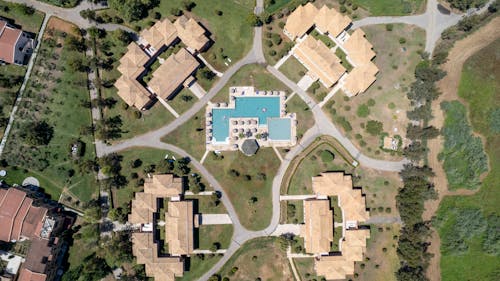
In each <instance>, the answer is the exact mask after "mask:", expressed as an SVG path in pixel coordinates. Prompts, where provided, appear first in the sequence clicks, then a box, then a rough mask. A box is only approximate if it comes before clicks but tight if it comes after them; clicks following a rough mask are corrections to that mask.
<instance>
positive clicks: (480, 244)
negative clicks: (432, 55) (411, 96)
mask: <svg viewBox="0 0 500 281" xmlns="http://www.w3.org/2000/svg"><path fill="white" fill-rule="evenodd" d="M499 45H500V40H497V41H495V42H494V43H492V44H490V45H489V46H487V47H486V48H484V49H482V50H481V51H479V52H478V53H476V54H475V55H473V56H472V57H470V58H469V59H468V60H467V61H466V63H465V64H464V68H463V71H462V77H461V80H460V86H459V91H458V94H459V96H460V97H461V98H463V99H464V100H465V102H466V107H467V109H468V112H469V114H468V116H469V117H470V121H471V124H472V129H473V130H474V132H477V133H479V134H481V135H482V136H483V137H484V138H485V149H486V153H487V154H488V158H489V164H490V165H489V166H490V169H489V172H488V174H487V175H486V177H484V179H482V180H481V185H480V189H479V191H478V192H477V193H476V194H474V195H473V196H454V197H445V198H444V199H443V201H441V205H440V207H439V210H438V213H437V219H436V221H435V226H437V228H438V231H439V235H440V237H441V278H442V279H443V280H446V281H448V280H457V279H471V280H472V279H476V280H494V279H495V278H496V276H497V271H498V264H499V263H500V258H499V254H498V253H499V249H500V246H499V239H498V228H499V227H500V220H499V219H498V218H499V217H500V212H499V209H498V206H499V205H500V196H499V195H498V188H497V187H498V186H500V145H499V137H498V134H499V131H500V130H498V129H496V128H497V125H498V124H499V122H498V116H499V115H498V114H496V113H495V112H497V111H498V108H499V106H500V103H499V101H500V97H499V93H498V91H496V90H495V89H498V87H499V86H500V85H499V82H498V81H499V80H498V75H499V73H498V71H499V68H498V64H497V63H496V62H495V60H492V59H491V57H492V56H495V54H497V53H498V48H499Z"/></svg>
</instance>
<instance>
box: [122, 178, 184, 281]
mask: <svg viewBox="0 0 500 281" xmlns="http://www.w3.org/2000/svg"><path fill="white" fill-rule="evenodd" d="M182 194H183V183H182V179H181V178H176V177H174V176H173V175H171V174H166V175H153V176H152V177H151V178H149V179H147V180H146V182H145V183H144V192H137V193H136V194H135V198H134V200H132V210H131V213H130V215H129V218H128V221H129V222H130V223H132V224H140V225H141V232H139V233H133V234H132V252H133V255H134V256H135V257H136V258H137V263H138V264H144V265H145V266H146V275H147V276H149V277H154V278H155V280H157V281H159V280H161V281H173V280H175V277H181V276H182V275H183V272H184V256H189V255H190V254H192V253H193V250H194V246H193V245H194V244H193V243H194V238H193V236H194V210H193V202H192V201H183V200H181V195H182ZM160 199H169V201H168V203H166V204H168V205H167V206H164V207H165V210H166V212H165V241H164V242H165V243H166V244H168V254H166V255H159V246H158V241H155V235H154V233H153V232H152V231H153V229H154V224H155V223H156V217H157V214H158V212H159V205H158V203H159V202H160ZM164 202H165V201H164ZM145 225H147V226H148V227H142V226H145Z"/></svg>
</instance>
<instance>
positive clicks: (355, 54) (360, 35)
mask: <svg viewBox="0 0 500 281" xmlns="http://www.w3.org/2000/svg"><path fill="white" fill-rule="evenodd" d="M343 46H344V48H345V49H346V50H347V53H348V54H349V57H350V58H352V60H353V61H354V63H355V64H356V65H359V64H365V63H367V62H369V61H371V60H372V59H373V58H374V57H375V52H374V51H373V46H372V44H371V43H370V41H368V40H367V39H366V37H365V33H364V32H363V30H361V29H359V28H358V29H356V30H355V31H354V32H353V33H352V35H351V36H349V38H348V39H347V41H346V42H345V43H344V45H343Z"/></svg>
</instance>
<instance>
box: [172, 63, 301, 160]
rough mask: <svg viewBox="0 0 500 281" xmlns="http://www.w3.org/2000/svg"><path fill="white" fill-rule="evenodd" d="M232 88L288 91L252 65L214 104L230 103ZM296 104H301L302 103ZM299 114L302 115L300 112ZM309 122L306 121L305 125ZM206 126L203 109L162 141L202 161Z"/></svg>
mask: <svg viewBox="0 0 500 281" xmlns="http://www.w3.org/2000/svg"><path fill="white" fill-rule="evenodd" d="M230 86H254V87H256V88H257V89H258V90H288V88H287V87H286V86H285V85H283V84H282V83H281V82H280V81H278V80H277V79H275V78H274V76H272V75H271V74H270V73H269V72H268V71H267V70H266V69H265V68H264V67H262V66H260V65H257V64H252V65H246V66H244V67H242V68H240V70H238V72H236V73H235V74H234V75H233V76H232V77H231V79H230V80H229V82H228V83H227V84H226V86H224V87H223V88H222V90H220V91H219V93H217V95H216V96H215V97H214V98H213V99H212V102H228V99H229V87H230ZM295 103H297V104H300V102H295ZM304 105H305V104H304ZM290 112H293V111H290ZM297 113H298V114H300V112H297ZM304 116H306V117H307V114H304ZM299 118H300V116H299ZM299 122H300V119H299ZM308 122H309V121H305V122H304V123H305V125H307V124H308ZM205 126H206V125H205V109H202V110H200V111H199V112H198V113H197V114H196V115H195V116H193V117H192V118H191V119H189V120H188V121H187V122H186V123H184V124H183V125H182V126H181V127H179V128H177V129H176V130H174V131H173V132H171V133H170V134H169V135H167V136H164V137H163V138H162V141H164V142H166V143H171V144H175V145H177V146H179V147H181V148H183V149H184V150H186V151H187V152H188V153H189V154H191V155H192V156H193V157H195V158H196V159H198V160H200V159H201V158H202V157H203V154H204V153H205V136H206V133H205Z"/></svg>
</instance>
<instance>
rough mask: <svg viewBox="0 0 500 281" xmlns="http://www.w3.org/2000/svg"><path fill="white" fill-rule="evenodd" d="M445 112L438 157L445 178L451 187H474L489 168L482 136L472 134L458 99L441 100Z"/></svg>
mask: <svg viewBox="0 0 500 281" xmlns="http://www.w3.org/2000/svg"><path fill="white" fill-rule="evenodd" d="M441 108H442V109H443V110H444V111H445V112H446V118H445V123H444V128H443V130H442V133H443V135H444V147H443V151H441V153H440V154H439V159H440V160H442V161H443V168H444V170H445V172H446V177H447V179H448V186H449V188H450V189H458V188H467V189H476V188H477V187H478V186H479V185H480V184H481V181H480V176H481V174H482V173H484V172H486V171H488V160H487V157H486V154H485V153H484V149H483V143H482V142H481V138H479V137H475V136H473V135H472V129H471V126H470V124H469V121H468V118H467V112H466V109H465V107H464V106H463V105H462V104H461V103H460V102H459V101H452V102H443V103H442V104H441Z"/></svg>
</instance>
